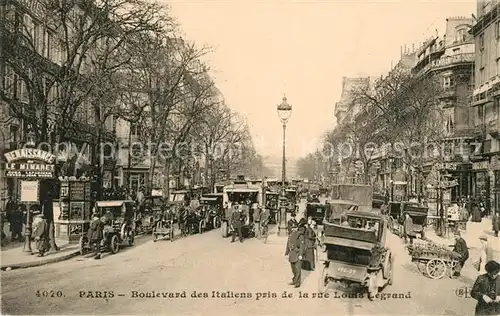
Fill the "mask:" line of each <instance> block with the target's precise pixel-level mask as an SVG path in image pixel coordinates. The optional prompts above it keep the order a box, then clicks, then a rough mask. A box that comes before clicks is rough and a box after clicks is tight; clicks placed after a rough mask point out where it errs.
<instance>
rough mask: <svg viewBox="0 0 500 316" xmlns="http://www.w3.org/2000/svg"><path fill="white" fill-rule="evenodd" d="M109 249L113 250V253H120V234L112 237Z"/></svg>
mask: <svg viewBox="0 0 500 316" xmlns="http://www.w3.org/2000/svg"><path fill="white" fill-rule="evenodd" d="M109 249H110V250H111V253H112V254H116V253H118V251H120V242H119V240H118V235H113V237H111V242H110V243H109Z"/></svg>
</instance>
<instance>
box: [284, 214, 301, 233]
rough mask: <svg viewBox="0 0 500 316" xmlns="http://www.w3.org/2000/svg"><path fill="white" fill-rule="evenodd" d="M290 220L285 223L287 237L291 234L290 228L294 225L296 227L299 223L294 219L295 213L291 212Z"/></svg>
mask: <svg viewBox="0 0 500 316" xmlns="http://www.w3.org/2000/svg"><path fill="white" fill-rule="evenodd" d="M291 216H292V218H290V219H289V220H288V222H287V225H286V229H287V231H288V235H290V233H291V232H292V226H293V225H294V224H295V225H298V224H299V223H298V222H297V220H296V219H295V216H296V215H295V213H294V212H293V213H292V214H291Z"/></svg>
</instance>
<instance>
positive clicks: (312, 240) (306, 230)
mask: <svg viewBox="0 0 500 316" xmlns="http://www.w3.org/2000/svg"><path fill="white" fill-rule="evenodd" d="M311 222H312V220H310V221H309V222H306V220H305V219H303V220H301V224H302V226H301V229H302V231H303V234H304V246H305V247H304V260H302V269H304V270H307V271H313V270H314V269H315V268H316V266H315V258H314V249H315V248H316V233H315V232H314V230H313V229H312V227H311ZM299 225H300V224H299Z"/></svg>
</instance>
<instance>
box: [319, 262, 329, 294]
mask: <svg viewBox="0 0 500 316" xmlns="http://www.w3.org/2000/svg"><path fill="white" fill-rule="evenodd" d="M329 283H330V282H329V280H328V266H327V265H326V264H325V265H323V270H322V271H321V276H320V277H319V282H318V292H319V293H322V294H324V293H326V291H328V284H329Z"/></svg>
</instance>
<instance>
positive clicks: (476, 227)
mask: <svg viewBox="0 0 500 316" xmlns="http://www.w3.org/2000/svg"><path fill="white" fill-rule="evenodd" d="M425 233H426V234H425V236H426V238H427V239H429V240H430V241H432V242H435V243H438V244H445V245H453V243H454V241H453V234H452V233H450V234H449V236H443V237H439V236H437V235H436V232H435V231H434V229H429V230H427V231H426V232H425ZM460 234H461V235H462V238H463V239H465V241H466V242H467V246H468V247H469V249H470V248H475V249H478V250H479V249H481V241H480V240H479V237H481V236H482V235H485V236H487V237H488V243H489V244H490V245H491V247H492V248H493V251H494V252H495V259H496V260H497V261H500V237H495V235H494V232H493V230H492V224H491V219H490V218H483V220H482V221H481V222H480V223H475V222H470V221H469V222H468V223H467V230H466V231H461V232H460Z"/></svg>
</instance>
